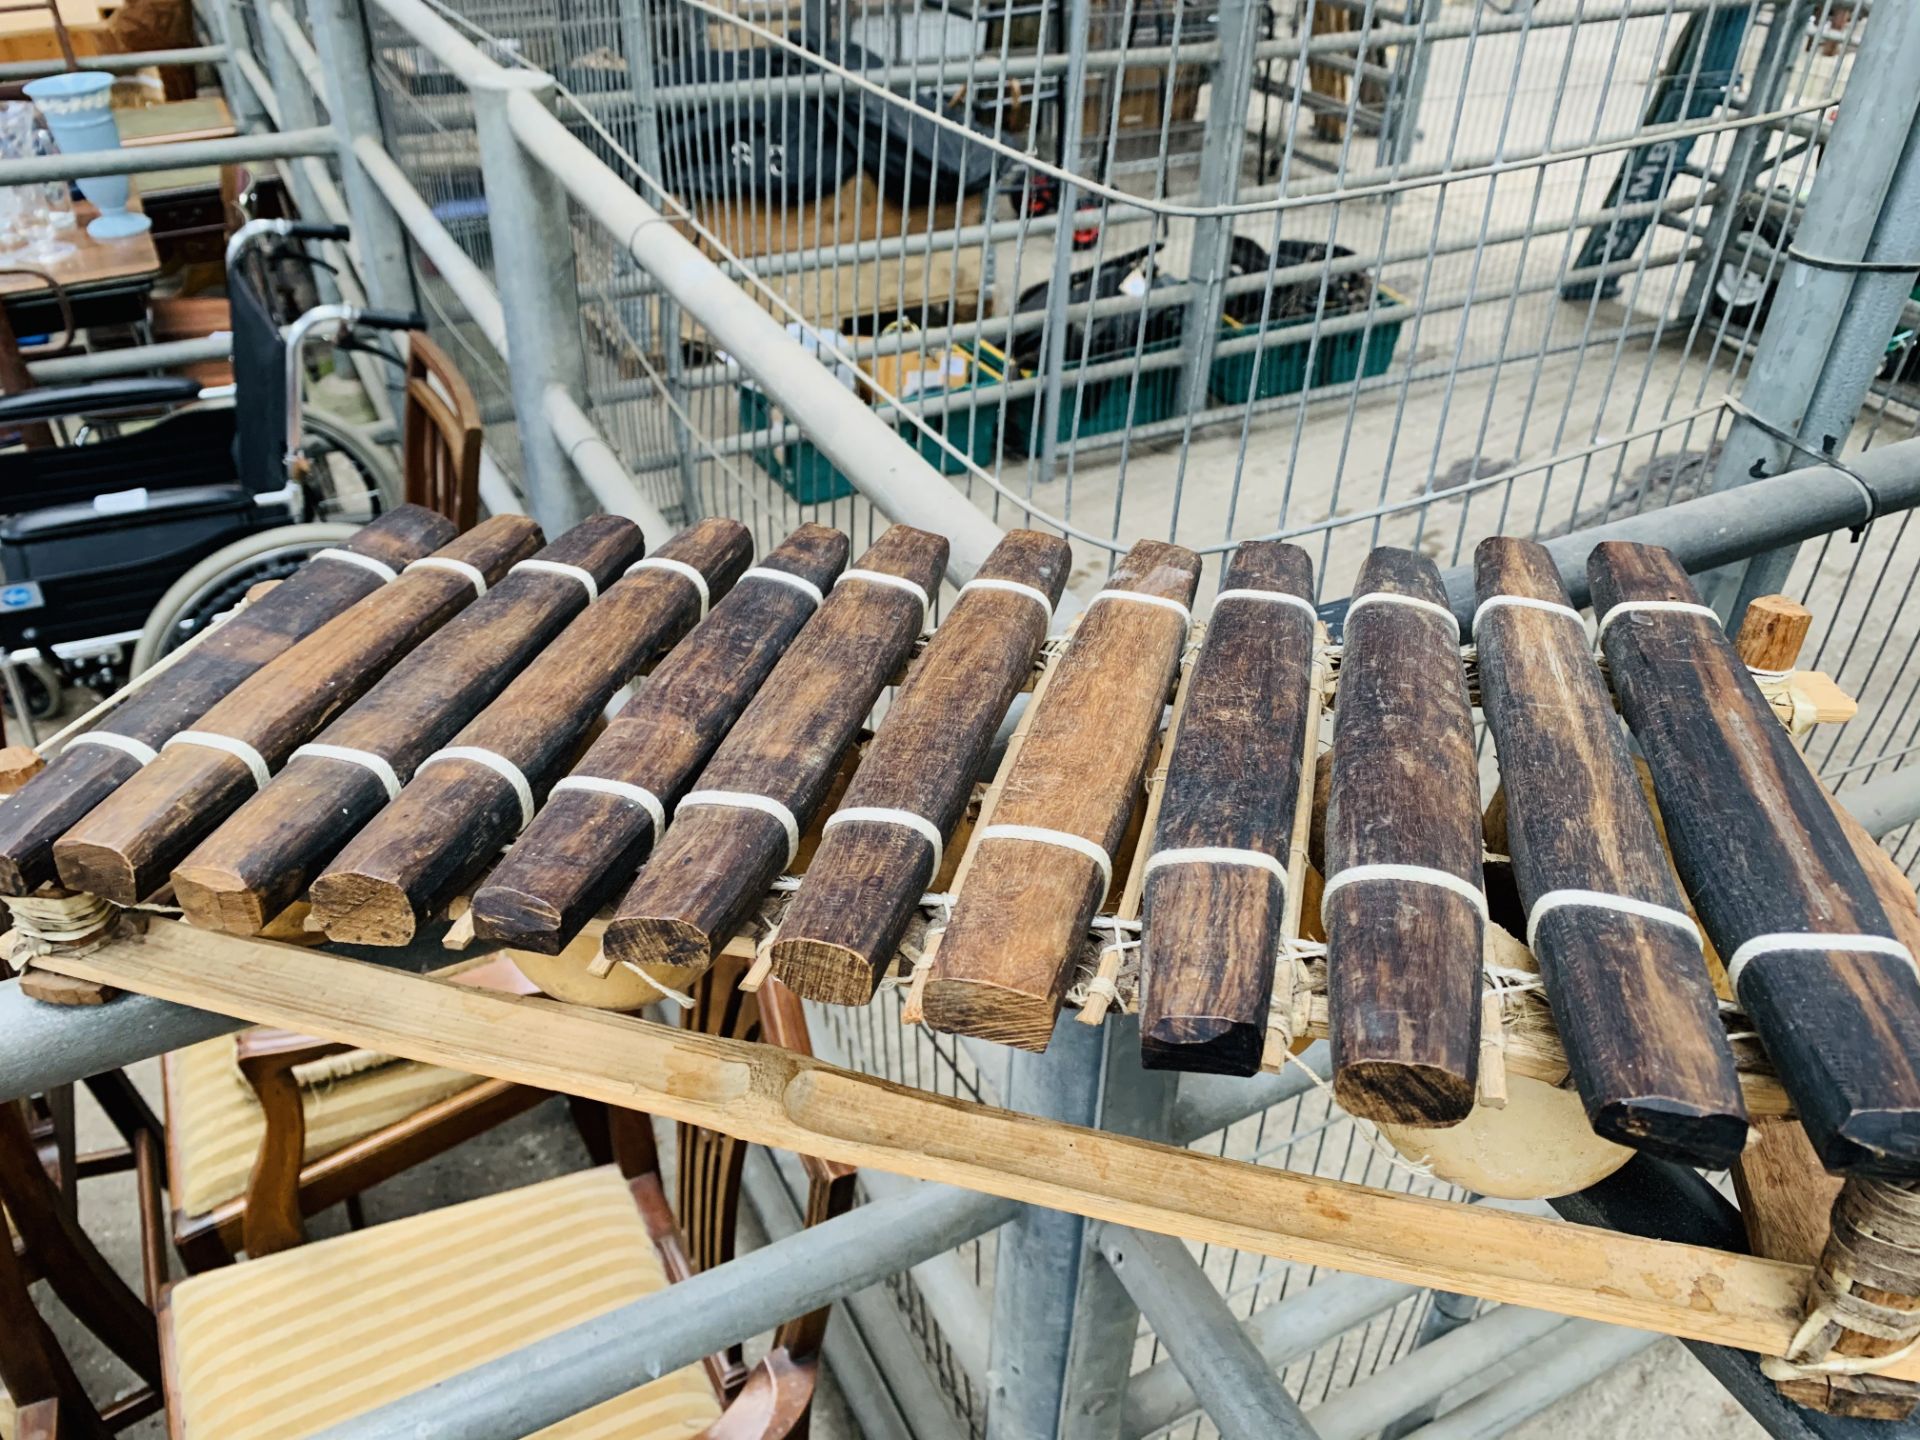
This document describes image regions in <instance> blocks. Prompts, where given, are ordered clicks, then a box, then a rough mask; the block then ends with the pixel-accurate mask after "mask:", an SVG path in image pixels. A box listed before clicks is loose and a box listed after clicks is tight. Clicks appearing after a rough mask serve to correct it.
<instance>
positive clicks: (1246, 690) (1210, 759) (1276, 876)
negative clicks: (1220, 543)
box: [1140, 540, 1316, 1075]
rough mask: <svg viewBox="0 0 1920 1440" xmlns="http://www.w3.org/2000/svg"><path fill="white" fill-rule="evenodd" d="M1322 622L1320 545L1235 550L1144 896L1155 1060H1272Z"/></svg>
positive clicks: (1147, 1017)
mask: <svg viewBox="0 0 1920 1440" xmlns="http://www.w3.org/2000/svg"><path fill="white" fill-rule="evenodd" d="M1267 596H1271V597H1274V598H1272V599H1267V598H1263V597H1267ZM1315 624H1316V620H1315V616H1314V613H1313V561H1312V560H1311V559H1309V558H1308V556H1307V552H1306V551H1304V550H1302V549H1300V548H1299V547H1298V546H1295V545H1285V544H1281V543H1279V542H1278V541H1271V540H1253V541H1248V542H1247V543H1246V544H1244V545H1241V546H1240V547H1239V548H1238V549H1237V550H1235V551H1234V552H1233V558H1232V559H1231V560H1230V561H1229V562H1228V564H1227V570H1226V574H1225V576H1224V577H1223V578H1222V580H1221V591H1220V595H1219V596H1218V597H1217V598H1216V599H1215V601H1214V606H1213V614H1212V618H1211V619H1210V620H1209V621H1208V623H1207V634H1206V639H1205V641H1204V642H1203V643H1202V644H1201V647H1200V654H1199V656H1198V658H1197V659H1196V660H1195V661H1194V662H1193V671H1192V673H1191V675H1189V676H1188V679H1187V686H1186V708H1185V710H1184V711H1183V713H1182V715H1181V718H1180V731H1179V734H1178V736H1177V737H1176V739H1175V740H1174V743H1173V751H1172V754H1171V755H1169V756H1168V758H1167V778H1166V783H1165V786H1164V788H1163V789H1162V791H1161V799H1160V819H1159V824H1158V826H1157V827H1156V828H1155V830H1154V835H1153V851H1152V854H1151V855H1150V857H1149V858H1148V860H1147V870H1146V883H1145V888H1144V890H1143V891H1142V895H1141V904H1142V912H1141V920H1142V930H1141V937H1140V938H1141V942H1142V949H1141V957H1140V1058H1141V1062H1142V1063H1143V1064H1144V1065H1146V1066H1147V1067H1148V1068H1149V1069H1156V1070H1193V1071H1201V1072H1207V1073H1212V1074H1220V1075H1253V1074H1256V1073H1258V1071H1259V1069H1260V1055H1261V1050H1262V1048H1263V1047H1264V1045H1265V1043H1266V1031H1267V1011H1268V1008H1269V1004H1270V1002H1271V1000H1272V998H1273V967H1274V960H1275V956H1276V955H1277V954H1278V953H1279V946H1280V942H1281V940H1282V938H1283V935H1282V930H1281V923H1282V918H1283V916H1284V914H1285V911H1286V904H1287V890H1286V872H1287V866H1288V854H1287V850H1288V845H1289V842H1290V841H1291V839H1292V835H1293V826H1294V814H1295V810H1296V808H1297V805H1298V801H1299V790H1300V773H1301V768H1302V765H1301V762H1302V759H1303V758H1304V754H1305V745H1306V743H1307V738H1308V737H1307V735H1306V726H1307V717H1308V715H1309V714H1310V713H1311V712H1312V709H1313V707H1312V705H1311V700H1312V682H1313V650H1314V627H1315ZM1222 852H1225V853H1222Z"/></svg>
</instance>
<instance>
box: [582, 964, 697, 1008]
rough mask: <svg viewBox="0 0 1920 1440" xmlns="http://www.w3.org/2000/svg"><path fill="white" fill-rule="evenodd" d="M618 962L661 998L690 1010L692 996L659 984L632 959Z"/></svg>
mask: <svg viewBox="0 0 1920 1440" xmlns="http://www.w3.org/2000/svg"><path fill="white" fill-rule="evenodd" d="M600 953H601V954H602V955H604V954H606V953H607V952H606V951H605V950H602V951H601V952H600ZM620 964H621V966H622V967H623V968H624V969H627V970H631V971H632V972H633V973H634V974H636V975H638V976H639V977H640V978H641V979H642V980H644V981H645V982H646V983H647V984H648V985H650V986H652V987H653V991H654V993H655V994H657V995H658V996H659V997H660V998H661V999H662V1000H667V1001H671V1002H672V1003H673V1004H675V1005H678V1006H679V1007H680V1008H681V1009H682V1010H691V1009H692V1008H693V997H692V996H691V995H689V994H687V993H686V992H685V991H684V990H676V989H674V988H673V987H672V986H671V985H663V984H661V983H660V982H659V981H658V980H656V979H654V978H653V976H651V975H649V974H648V973H647V972H646V971H645V970H642V969H641V968H640V966H639V965H638V964H636V963H635V962H634V961H632V960H622V961H621V962H620Z"/></svg>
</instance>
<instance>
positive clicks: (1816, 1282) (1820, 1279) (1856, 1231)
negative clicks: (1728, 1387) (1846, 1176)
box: [1761, 1177, 1920, 1380]
mask: <svg viewBox="0 0 1920 1440" xmlns="http://www.w3.org/2000/svg"><path fill="white" fill-rule="evenodd" d="M1861 1290H1872V1291H1877V1292H1883V1293H1886V1294H1890V1295H1895V1296H1901V1297H1911V1298H1910V1299H1909V1300H1908V1303H1907V1304H1906V1305H1890V1304H1886V1303H1883V1302H1881V1301H1878V1300H1871V1299H1868V1298H1867V1297H1866V1296H1864V1295H1862V1294H1860V1293H1859V1292H1860V1291H1861ZM1848 1331H1852V1332H1854V1333H1856V1334H1860V1335H1868V1336H1871V1337H1872V1338H1874V1339H1876V1340H1886V1341H1890V1342H1893V1343H1894V1344H1895V1345H1896V1346H1897V1347H1898V1348H1897V1349H1895V1350H1893V1351H1892V1352H1890V1353H1888V1354H1883V1355H1836V1354H1834V1353H1833V1348H1834V1346H1835V1345H1836V1344H1837V1343H1838V1342H1839V1341H1840V1339H1841V1338H1842V1337H1843V1336H1844V1335H1845V1334H1846V1333H1847V1332H1848ZM1916 1348H1920V1180H1870V1179H1865V1178H1861V1177H1855V1178H1853V1179H1851V1180H1849V1181H1847V1184H1846V1188H1845V1189H1843V1190H1842V1191H1841V1192H1840V1198H1839V1199H1838V1200H1836V1201H1835V1202H1834V1205H1833V1234H1832V1236H1831V1237H1830V1238H1829V1239H1828V1241H1827V1248H1826V1250H1825V1251H1824V1252H1823V1253H1822V1254H1821V1256H1820V1262H1819V1264H1817V1265H1815V1266H1814V1269H1813V1282H1812V1286H1811V1288H1810V1290H1809V1293H1808V1296H1807V1318H1806V1321H1805V1323H1803V1324H1802V1325H1801V1327H1800V1329H1799V1331H1798V1332H1797V1333H1796V1334H1795V1335H1794V1337H1793V1343H1792V1344H1791V1345H1789V1346H1788V1348H1787V1358H1786V1359H1784V1360H1773V1359H1770V1360H1766V1361H1763V1362H1762V1364H1761V1369H1762V1371H1764V1372H1765V1374H1766V1375H1767V1376H1768V1378H1770V1379H1773V1380H1798V1379H1803V1378H1807V1377H1811V1376H1821V1375H1863V1374H1867V1373H1869V1372H1871V1371H1875V1370H1882V1369H1885V1368H1886V1367H1887V1366H1888V1365H1891V1364H1893V1363H1894V1362H1895V1361H1898V1360H1901V1359H1904V1358H1906V1356H1908V1355H1910V1354H1912V1353H1913V1352H1914V1350H1915V1349H1916Z"/></svg>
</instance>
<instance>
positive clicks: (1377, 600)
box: [1347, 590, 1460, 645]
mask: <svg viewBox="0 0 1920 1440" xmlns="http://www.w3.org/2000/svg"><path fill="white" fill-rule="evenodd" d="M1369 605H1404V606H1406V607H1407V608H1408V609H1409V610H1424V611H1425V612H1426V613H1427V614H1429V615H1434V616H1437V617H1439V618H1440V619H1442V620H1444V621H1446V622H1447V628H1448V629H1449V630H1451V631H1453V643H1454V644H1456V645H1458V644H1459V643H1460V617H1459V616H1458V615H1456V614H1454V613H1453V611H1451V610H1449V609H1448V608H1447V607H1446V606H1444V605H1436V604H1434V603H1433V601H1431V600H1422V599H1421V598H1420V597H1419V596H1418V595H1396V594H1395V593H1394V592H1393V591H1391V590H1373V591H1370V592H1368V593H1367V594H1365V595H1362V596H1360V597H1359V598H1358V599H1356V600H1353V601H1351V602H1350V603H1349V604H1348V605H1347V623H1348V624H1351V623H1352V622H1353V612H1354V611H1356V610H1364V609H1366V608H1367V606H1369Z"/></svg>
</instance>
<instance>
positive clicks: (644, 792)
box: [551, 775, 667, 840]
mask: <svg viewBox="0 0 1920 1440" xmlns="http://www.w3.org/2000/svg"><path fill="white" fill-rule="evenodd" d="M562 790H588V791H591V792H592V793H594V794H596V795H617V796H619V797H620V798H621V799H622V800H631V801H632V802H633V803H634V804H636V805H638V806H639V807H640V808H641V809H642V810H644V811H646V812H647V818H648V819H650V820H652V821H653V834H654V838H655V839H656V840H657V839H659V837H660V832H661V831H663V830H665V829H666V828H667V810H666V807H665V806H664V805H662V804H661V803H660V797H659V796H658V795H656V794H654V793H653V792H652V791H651V790H649V789H647V787H646V786H644V785H632V784H629V783H628V782H627V781H625V780H606V779H602V778H601V777H600V776H598V775H569V776H567V778H566V779H564V780H562V781H561V782H560V783H559V784H558V785H555V786H554V787H553V790H552V792H551V793H553V794H555V795H558V794H559V793H560V792H561V791H562Z"/></svg>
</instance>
